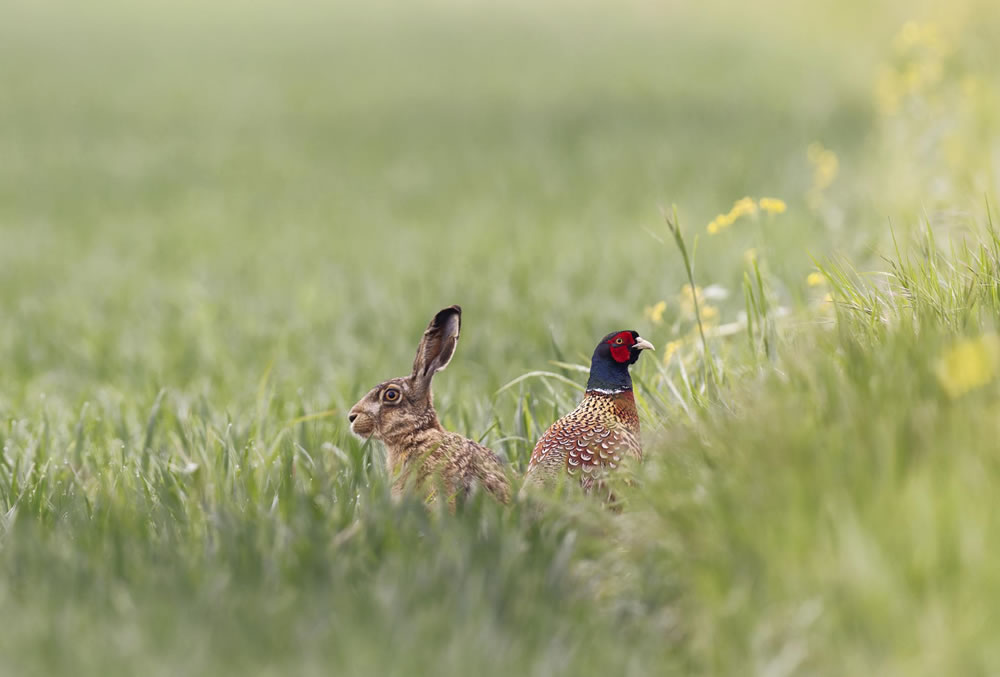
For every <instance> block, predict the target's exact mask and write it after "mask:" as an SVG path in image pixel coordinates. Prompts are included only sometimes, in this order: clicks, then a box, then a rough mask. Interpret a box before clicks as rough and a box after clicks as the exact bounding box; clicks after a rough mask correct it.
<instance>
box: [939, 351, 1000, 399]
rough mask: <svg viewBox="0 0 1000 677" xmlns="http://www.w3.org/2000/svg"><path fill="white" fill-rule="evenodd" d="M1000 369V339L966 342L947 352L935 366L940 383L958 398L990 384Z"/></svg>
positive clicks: (948, 392) (951, 395)
mask: <svg viewBox="0 0 1000 677" xmlns="http://www.w3.org/2000/svg"><path fill="white" fill-rule="evenodd" d="M998 365H1000V339H998V338H997V337H996V336H982V337H980V338H977V339H965V340H963V341H959V342H958V343H956V344H955V345H954V346H952V347H951V348H949V349H948V350H946V351H945V352H944V354H943V355H942V356H941V358H940V359H939V360H938V361H937V365H935V372H936V374H937V378H938V383H940V384H941V387H942V388H944V391H945V392H946V393H947V394H948V396H949V397H952V398H955V397H959V396H960V395H964V394H965V393H967V392H969V391H971V390H975V389H976V388H981V387H982V386H984V385H986V384H987V383H989V382H990V381H991V380H992V379H993V376H994V375H995V374H996V371H997V366H998Z"/></svg>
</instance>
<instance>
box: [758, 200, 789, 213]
mask: <svg viewBox="0 0 1000 677" xmlns="http://www.w3.org/2000/svg"><path fill="white" fill-rule="evenodd" d="M758 204H759V205H760V208H761V209H763V210H764V211H765V212H767V213H768V214H784V213H785V210H786V209H788V206H787V205H786V204H785V201H784V200H779V199H778V198H776V197H762V198H761V199H760V202H759V203H758Z"/></svg>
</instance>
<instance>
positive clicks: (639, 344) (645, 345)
mask: <svg viewBox="0 0 1000 677" xmlns="http://www.w3.org/2000/svg"><path fill="white" fill-rule="evenodd" d="M632 348H633V349H635V350H656V348H654V347H653V344H652V343H650V342H649V341H647V340H646V339H644V338H642V337H641V336H636V337H635V344H634V345H633V346H632Z"/></svg>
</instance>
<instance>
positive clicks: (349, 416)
mask: <svg viewBox="0 0 1000 677" xmlns="http://www.w3.org/2000/svg"><path fill="white" fill-rule="evenodd" d="M357 417H358V415H357V414H350V415H348V417H347V420H348V421H350V422H351V423H354V419H356V418H357Z"/></svg>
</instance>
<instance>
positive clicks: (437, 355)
mask: <svg viewBox="0 0 1000 677" xmlns="http://www.w3.org/2000/svg"><path fill="white" fill-rule="evenodd" d="M461 325H462V309H461V308H460V307H458V306H450V307H448V308H445V309H444V310H441V311H439V312H438V314H437V315H435V316H434V319H433V320H431V323H430V324H429V325H428V326H427V330H426V331H425V332H424V337H423V338H422V339H421V340H420V345H419V346H418V347H417V357H416V359H414V360H413V373H411V374H410V375H409V376H401V377H399V378H394V379H389V380H388V381H383V382H382V383H379V384H378V385H377V386H375V387H374V388H372V389H371V390H370V391H368V394H367V395H365V396H364V397H362V398H361V400H359V401H358V403H357V404H355V405H354V406H353V407H351V411H350V413H349V414H348V416H347V417H348V419H349V420H350V422H351V432H353V433H354V434H355V435H357V436H358V437H361V438H364V439H367V438H369V437H374V438H375V439H377V440H381V441H382V442H386V443H392V442H393V441H396V440H399V439H401V438H402V437H403V436H405V435H407V434H409V433H411V432H415V431H418V430H422V429H425V428H430V427H436V426H437V425H438V423H437V414H435V413H434V405H433V401H432V398H431V379H432V378H434V374H435V373H437V372H439V371H441V370H442V369H444V368H445V367H447V366H448V363H449V362H450V361H451V358H452V356H453V355H454V354H455V348H456V346H457V345H458V333H459V330H460V329H461Z"/></svg>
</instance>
